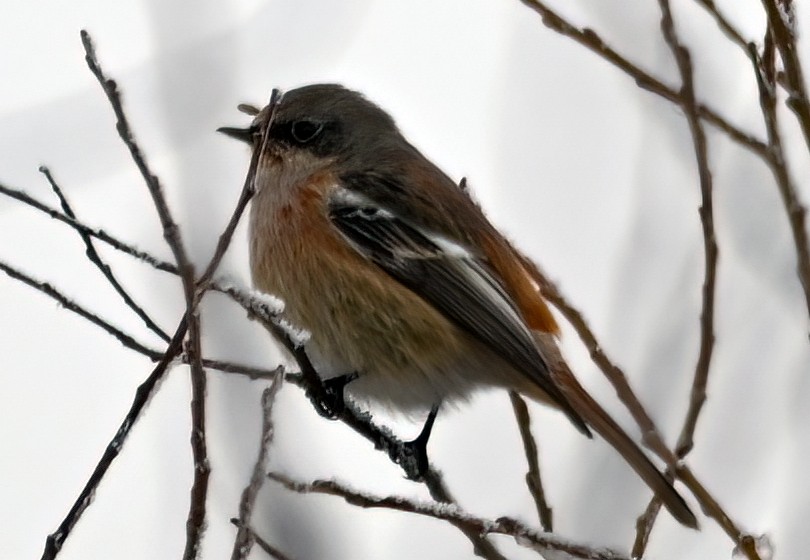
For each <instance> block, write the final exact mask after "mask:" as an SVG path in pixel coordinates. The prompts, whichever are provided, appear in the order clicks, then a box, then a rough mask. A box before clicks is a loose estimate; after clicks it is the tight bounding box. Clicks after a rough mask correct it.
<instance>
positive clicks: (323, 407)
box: [309, 372, 359, 420]
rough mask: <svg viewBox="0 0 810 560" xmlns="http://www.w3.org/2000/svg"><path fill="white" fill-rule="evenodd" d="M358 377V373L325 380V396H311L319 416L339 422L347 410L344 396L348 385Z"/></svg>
mask: <svg viewBox="0 0 810 560" xmlns="http://www.w3.org/2000/svg"><path fill="white" fill-rule="evenodd" d="M358 377H359V375H358V374H357V372H354V373H347V374H345V375H338V376H337V377H330V378H329V379H325V380H324V381H323V394H321V395H317V396H315V395H309V397H310V400H312V402H313V403H314V404H315V409H316V410H317V411H318V414H320V415H321V416H323V417H324V418H329V419H330V420H337V418H338V416H340V414H341V413H342V412H343V411H344V410H345V408H346V401H345V399H344V396H343V392H344V389H345V388H346V385H348V384H349V383H351V382H352V381H354V380H355V379H357V378H358Z"/></svg>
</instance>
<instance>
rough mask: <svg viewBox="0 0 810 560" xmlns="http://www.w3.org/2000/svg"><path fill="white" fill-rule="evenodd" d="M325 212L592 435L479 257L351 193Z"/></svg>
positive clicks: (335, 196) (340, 190)
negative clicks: (529, 380) (525, 376)
mask: <svg viewBox="0 0 810 560" xmlns="http://www.w3.org/2000/svg"><path fill="white" fill-rule="evenodd" d="M328 211H329V218H330V220H331V222H332V224H334V226H335V227H336V228H337V229H338V230H339V231H340V233H341V234H342V235H343V236H344V237H345V238H346V239H347V240H348V242H349V243H350V244H351V246H352V247H353V248H354V249H355V250H356V251H357V252H358V253H360V254H361V255H363V256H364V257H366V258H367V259H369V260H370V261H371V262H373V263H374V264H376V265H377V266H379V267H380V268H382V269H383V270H384V271H385V272H386V273H388V274H389V275H391V276H392V277H393V278H394V279H396V280H397V281H398V282H400V283H401V284H403V285H404V286H406V287H407V288H409V289H410V290H411V291H413V292H414V293H416V294H418V295H419V296H420V297H421V298H423V299H424V300H426V301H427V302H429V303H430V304H431V305H432V306H433V307H435V308H436V309H437V310H439V311H440V312H441V313H442V314H443V315H444V316H446V317H447V318H449V319H450V320H451V321H453V322H454V323H455V324H456V325H458V326H459V327H461V328H462V329H463V330H465V331H466V332H468V333H470V334H471V335H473V336H474V337H475V338H476V339H478V340H479V341H481V342H482V343H484V344H485V345H486V346H488V347H489V348H490V349H492V350H493V351H494V352H495V353H496V354H497V355H499V356H501V357H502V358H504V359H505V360H506V361H507V362H508V363H510V364H511V365H512V366H513V367H514V368H515V369H517V370H518V371H520V372H522V373H523V374H525V375H527V376H528V377H529V378H531V379H532V380H533V381H534V382H535V383H537V385H539V386H540V388H541V389H543V390H544V391H545V392H546V394H548V396H549V397H550V398H551V399H552V400H553V401H554V402H556V403H557V405H558V406H559V407H560V408H561V409H562V410H563V411H564V412H565V413H566V414H567V415H568V416H569V418H571V420H572V422H573V423H574V425H576V426H577V428H579V429H580V430H581V431H583V432H584V433H586V434H588V435H590V433H589V431H588V428H587V426H586V425H585V423H584V422H583V420H582V419H581V418H580V416H579V415H578V414H577V413H576V412H575V411H574V410H573V408H571V406H570V404H569V403H568V400H567V399H566V398H565V396H564V395H563V394H562V393H561V392H560V390H559V389H558V388H557V386H556V385H555V384H554V382H553V381H552V379H551V376H550V374H549V368H548V364H547V363H546V361H545V359H544V358H543V356H542V355H541V354H540V352H539V351H538V349H537V346H536V345H535V342H534V338H533V336H532V334H531V331H530V330H529V328H528V327H527V326H526V323H525V321H524V320H523V319H522V317H521V315H520V314H519V312H518V311H517V306H516V305H515V302H514V301H513V300H512V298H511V297H510V296H509V294H508V293H507V292H506V290H505V289H504V286H503V284H502V283H501V281H500V280H499V279H498V277H497V275H496V274H495V273H494V272H493V271H492V270H491V268H490V267H489V266H488V265H487V263H486V262H485V261H484V260H483V259H482V258H481V257H479V256H477V255H475V254H473V253H472V252H471V251H470V250H468V249H467V248H465V247H463V246H462V245H460V244H458V243H456V242H454V241H451V240H449V239H447V238H446V237H443V236H441V235H439V234H436V233H432V232H428V231H425V230H423V229H421V228H420V227H418V226H415V225H413V224H410V223H408V222H407V221H406V220H404V219H402V218H401V217H399V216H397V215H396V214H395V213H394V212H393V211H391V210H390V209H388V208H385V207H383V206H382V205H380V204H378V203H376V202H374V201H373V200H372V199H370V198H369V197H367V196H365V195H363V194H359V193H357V192H356V191H353V190H351V189H350V188H345V187H342V186H340V187H336V188H335V189H334V191H333V192H332V194H331V195H330V197H329V200H328Z"/></svg>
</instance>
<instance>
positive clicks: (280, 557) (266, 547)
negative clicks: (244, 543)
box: [231, 517, 292, 560]
mask: <svg viewBox="0 0 810 560" xmlns="http://www.w3.org/2000/svg"><path fill="white" fill-rule="evenodd" d="M231 523H233V524H234V525H235V526H236V527H238V528H239V530H240V531H245V532H246V533H247V534H248V535H249V536H250V538H251V539H253V541H254V542H255V543H256V544H257V545H259V548H261V549H262V550H263V551H264V552H266V553H267V555H268V556H269V557H270V558H274V559H275V560H292V559H291V558H290V557H289V556H287V555H286V554H284V553H283V552H281V551H280V550H279V549H277V548H276V547H274V546H273V545H271V544H270V543H268V542H267V541H266V540H264V539H263V538H261V537H260V536H259V535H258V534H256V531H254V530H253V529H252V528H251V527H249V526H247V525H243V524H242V522H241V521H239V520H238V519H236V518H235V517H234V518H233V519H231Z"/></svg>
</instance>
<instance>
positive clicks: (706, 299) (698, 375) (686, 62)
mask: <svg viewBox="0 0 810 560" xmlns="http://www.w3.org/2000/svg"><path fill="white" fill-rule="evenodd" d="M658 3H659V6H660V8H661V31H662V34H663V35H664V40H665V41H666V43H667V45H668V46H669V49H670V50H671V51H672V56H673V58H674V59H675V62H676V64H677V66H678V72H679V74H680V76H681V83H682V86H681V99H682V107H683V110H684V114H685V116H686V121H687V123H688V125H689V131H690V133H691V135H692V145H693V148H694V151H695V160H696V162H697V168H698V176H699V179H700V195H701V207H700V210H699V211H700V223H701V227H702V233H703V257H704V280H703V293H702V306H701V317H700V353H699V356H698V360H697V365H696V367H695V375H694V378H693V381H692V392H691V398H690V402H689V409H688V410H687V413H686V419H685V420H684V425H683V428H682V430H681V434H680V436H679V438H678V444H677V446H676V449H675V454H676V456H677V457H678V458H679V459H683V458H684V457H686V455H687V454H688V453H689V452H690V451H691V450H692V447H693V446H694V439H693V438H694V433H695V429H696V428H697V421H698V417H699V415H700V411H701V409H702V407H703V404H704V403H705V402H706V385H707V383H708V379H709V367H710V365H711V360H712V353H713V351H714V340H715V336H714V307H715V305H714V300H715V291H716V285H717V260H718V248H717V239H716V234H715V229H714V196H713V184H712V174H711V170H710V167H709V151H708V145H707V141H706V134H705V132H704V130H703V123H702V122H701V120H700V115H699V114H698V104H697V99H696V97H695V85H694V72H693V70H692V57H691V55H690V54H689V51H688V50H687V49H686V47H684V46H683V45H681V43H680V40H679V39H678V34H677V32H676V30H675V23H674V21H673V19H672V10H671V8H670V4H669V0H659V1H658ZM714 13H715V14H716V15H717V17H718V18H721V16H719V14H718V12H716V10H715V12H714ZM669 476H670V478H672V475H671V471H670V474H669ZM660 507H661V502H660V500H658V499H657V498H655V497H653V499H652V500H651V501H650V504H649V505H648V506H647V509H646V510H645V512H644V514H643V515H642V516H641V517H640V518H639V519H638V521H637V523H636V528H637V531H636V539H635V542H634V543H633V552H632V554H633V556H635V557H637V558H640V557H642V556H643V555H644V550H645V549H646V546H647V540H648V538H649V535H650V532H651V531H652V525H653V523H655V519H656V516H657V512H658V511H659V509H660ZM731 536H732V538H734V536H733V535H731Z"/></svg>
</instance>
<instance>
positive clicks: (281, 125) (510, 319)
mask: <svg viewBox="0 0 810 560" xmlns="http://www.w3.org/2000/svg"><path fill="white" fill-rule="evenodd" d="M240 108H241V109H242V110H243V112H247V113H248V114H251V115H252V116H253V117H254V118H253V122H252V123H251V124H250V125H249V126H248V127H246V128H236V127H223V128H220V129H219V130H220V131H221V132H223V133H225V134H226V135H228V136H231V137H234V138H237V139H239V140H242V141H244V142H246V143H247V144H249V145H250V147H251V148H252V149H253V150H254V152H255V151H258V152H259V153H257V154H254V158H256V159H255V169H254V176H253V185H254V188H255V194H254V196H253V200H252V201H251V208H250V219H249V226H248V230H249V232H248V240H249V254H250V270H251V276H252V281H253V285H254V287H255V288H256V289H258V290H260V291H262V292H266V293H269V294H273V295H275V296H277V297H280V298H281V299H282V300H283V301H284V303H285V311H284V313H285V316H286V318H287V319H288V320H289V321H290V322H291V323H292V324H293V325H295V326H297V327H299V328H302V329H305V330H306V331H308V333H309V334H310V338H309V340H308V341H307V343H306V352H307V355H308V356H310V357H311V360H312V363H313V364H315V365H316V367H317V369H318V370H319V371H321V372H323V373H324V375H325V376H326V377H330V380H331V381H333V382H336V384H337V387H338V389H339V391H341V394H342V390H343V388H344V387H345V389H346V390H347V391H349V393H350V394H351V395H352V396H353V397H355V398H360V399H366V400H369V401H373V402H377V403H381V404H383V405H385V406H387V407H388V408H390V409H392V410H395V411H400V412H403V413H405V414H409V413H413V412H414V411H419V410H422V411H423V410H425V409H430V411H431V413H430V415H429V418H428V422H427V423H426V425H425V429H424V430H423V432H422V434H421V435H420V438H421V440H420V443H421V444H423V445H426V443H427V437H429V434H430V429H431V428H432V425H433V420H435V417H436V413H437V411H438V409H439V407H440V406H441V405H442V403H445V402H451V403H458V402H464V401H466V400H468V399H469V398H470V396H471V395H472V394H473V393H474V392H475V391H476V390H478V389H481V388H487V387H490V388H492V387H494V388H503V389H507V390H511V391H515V392H517V393H519V394H522V395H525V396H527V397H529V398H531V399H532V400H534V401H537V402H539V403H542V404H545V405H549V406H552V407H554V408H556V409H558V410H560V411H561V412H562V413H563V414H565V416H566V417H567V418H568V419H569V420H570V422H571V423H572V424H573V426H574V427H575V428H576V429H577V430H579V431H580V432H581V433H583V434H584V435H585V436H587V437H589V438H590V437H592V433H591V430H594V431H596V432H597V433H598V434H600V435H601V436H602V437H603V438H604V439H605V440H606V441H607V442H608V443H609V444H611V445H612V446H613V447H614V448H615V449H616V450H617V451H618V452H619V453H620V454H621V455H622V457H624V459H625V460H626V461H627V462H628V464H629V465H630V466H631V467H632V468H633V469H634V470H635V471H636V473H638V475H639V476H640V477H641V479H642V480H643V481H644V482H645V483H646V484H647V485H648V486H649V487H650V488H651V489H652V491H653V492H654V493H655V495H656V496H657V497H658V498H659V499H660V500H661V501H662V502H663V504H664V506H665V507H666V508H667V509H668V510H669V512H670V513H671V514H672V516H673V517H674V518H675V519H676V520H677V521H679V522H680V523H682V524H683V525H685V526H687V527H690V528H697V519H696V517H695V515H694V514H693V513H692V511H691V510H690V508H689V506H688V505H687V504H686V502H685V500H684V499H683V497H682V496H681V495H680V494H679V493H678V491H677V490H676V489H675V488H674V487H673V485H672V483H671V482H670V481H669V480H668V479H667V478H666V477H665V476H664V475H663V474H662V473H661V471H660V470H659V469H658V468H657V467H656V466H655V465H654V464H653V463H652V462H651V461H650V459H649V458H648V457H647V456H646V455H645V453H644V452H643V451H642V450H641V449H640V447H639V446H638V445H637V444H636V443H635V442H634V441H633V439H632V438H631V437H630V436H629V435H627V433H626V432H625V431H624V430H623V429H622V428H621V427H620V426H619V425H618V424H617V423H616V422H615V421H614V420H613V419H612V418H611V417H610V415H609V414H608V413H607V412H606V411H605V410H604V409H603V408H602V407H601V406H600V405H599V404H598V403H597V402H596V401H595V400H594V399H593V398H592V397H591V396H590V395H589V394H588V393H587V391H586V390H585V389H584V388H583V387H582V385H581V384H580V383H579V382H578V381H577V379H576V377H575V376H574V374H573V373H572V371H571V369H570V368H569V367H568V365H567V363H566V361H565V359H564V358H563V356H562V354H561V352H560V350H559V347H558V336H559V334H560V330H559V327H558V325H557V323H556V321H555V318H554V316H553V314H552V313H551V311H550V309H549V307H548V305H547V303H546V302H545V300H544V299H543V297H542V295H541V293H540V290H539V285H538V283H537V281H536V276H534V274H535V271H536V269H533V268H532V265H531V264H530V261H529V260H528V259H527V258H526V257H525V256H524V255H523V254H522V253H520V252H519V251H518V250H517V249H516V248H515V247H514V246H513V244H512V243H511V242H510V241H509V240H507V238H506V237H505V236H504V235H502V234H501V233H500V232H499V231H498V230H497V229H496V227H495V226H494V225H493V224H492V223H491V222H490V221H489V219H488V218H487V217H486V215H485V214H484V212H483V210H482V209H481V207H480V206H479V205H478V204H477V203H476V202H475V201H474V200H473V198H472V197H471V196H470V194H469V193H468V192H467V190H466V189H464V188H460V186H459V185H458V184H457V183H456V182H455V181H453V180H452V179H451V178H450V177H449V176H448V175H446V174H445V173H444V172H443V171H442V170H441V169H439V167H437V166H436V165H435V164H434V163H432V162H431V161H430V160H429V159H428V158H427V157H425V156H424V155H423V154H422V153H421V152H420V151H419V150H418V149H417V148H416V147H414V146H413V145H412V144H411V143H410V142H409V141H408V140H407V139H406V138H405V137H404V135H403V134H402V133H401V131H400V130H399V128H398V127H397V125H396V123H395V121H394V119H393V118H392V117H391V116H390V115H389V114H388V113H387V112H385V111H384V110H383V109H382V108H380V107H379V106H378V105H376V104H375V103H373V102H372V101H370V100H368V99H367V98H366V97H365V96H364V95H362V94H361V93H359V92H357V91H354V90H351V89H348V88H346V87H344V86H342V85H339V84H312V85H306V86H303V87H299V88H296V89H292V90H289V91H287V92H285V93H283V94H282V95H281V97H280V99H278V100H276V101H271V103H270V104H268V105H267V106H266V107H264V108H263V109H261V110H259V109H257V108H254V107H251V106H244V105H243V106H240ZM417 439H419V438H417Z"/></svg>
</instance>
